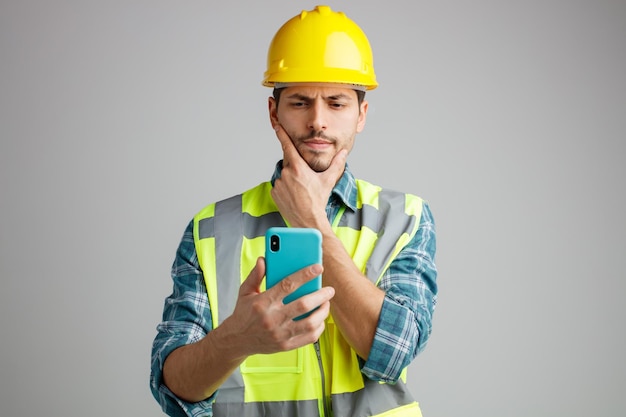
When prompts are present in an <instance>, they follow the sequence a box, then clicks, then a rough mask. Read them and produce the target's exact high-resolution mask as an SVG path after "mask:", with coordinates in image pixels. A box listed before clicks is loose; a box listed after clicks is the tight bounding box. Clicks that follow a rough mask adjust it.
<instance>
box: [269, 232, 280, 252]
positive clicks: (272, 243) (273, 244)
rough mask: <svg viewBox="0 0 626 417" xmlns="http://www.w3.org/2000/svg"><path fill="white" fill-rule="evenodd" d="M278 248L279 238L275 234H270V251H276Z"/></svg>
mask: <svg viewBox="0 0 626 417" xmlns="http://www.w3.org/2000/svg"><path fill="white" fill-rule="evenodd" d="M279 249H280V239H279V238H278V236H277V235H272V236H270V250H271V251H272V252H278V250H279Z"/></svg>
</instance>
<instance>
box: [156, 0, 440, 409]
mask: <svg viewBox="0 0 626 417" xmlns="http://www.w3.org/2000/svg"><path fill="white" fill-rule="evenodd" d="M264 85H266V86H270V87H273V88H274V94H273V97H270V98H269V101H268V107H269V118H270V122H271V124H272V126H273V128H274V129H275V131H276V136H277V138H278V140H279V142H280V144H281V146H282V149H283V159H282V161H280V162H279V163H278V164H277V166H276V170H275V173H274V176H273V177H272V179H271V181H270V182H266V183H262V184H260V185H258V186H257V187H255V188H253V189H251V190H248V191H246V192H244V193H242V194H240V195H236V196H234V197H231V198H229V199H226V200H223V201H220V202H217V203H214V204H211V205H209V206H207V207H205V208H204V209H203V210H202V211H200V212H199V213H198V214H197V215H196V216H195V217H194V219H193V221H191V223H190V224H189V226H188V228H187V230H186V231H185V234H184V236H183V239H182V241H181V243H180V246H179V249H178V251H177V254H176V259H175V262H174V265H173V268H172V278H173V282H174V290H173V293H172V295H171V296H169V297H168V298H167V300H166V302H165V308H164V313H163V322H162V323H161V324H160V325H159V326H158V329H157V330H158V334H157V336H156V338H155V341H154V345H153V354H152V375H151V388H152V392H153V394H154V396H155V398H156V399H157V400H158V401H159V402H160V404H161V406H162V407H163V410H164V411H165V412H166V413H167V414H169V415H172V416H178V415H180V416H183V415H189V416H211V415H214V416H226V415H230V416H278V415H284V416H333V415H335V416H386V415H394V416H419V415H421V413H420V409H419V406H418V404H417V402H416V401H415V400H414V399H413V397H412V396H411V394H410V393H409V392H408V390H407V387H406V385H405V371H406V367H407V366H408V365H409V363H410V362H411V361H412V360H413V359H414V358H415V356H416V355H417V353H419V352H420V351H421V350H422V349H423V348H424V346H425V344H426V341H427V339H428V337H429V335H430V332H431V320H432V313H433V310H434V306H435V302H436V293H437V285H436V275H437V273H436V268H435V265H434V255H435V230H434V222H433V219H432V216H431V213H430V209H429V207H428V205H427V204H426V203H425V202H424V201H422V200H421V199H420V198H419V197H417V196H414V195H410V194H404V193H399V192H395V191H391V190H386V189H381V188H380V187H377V186H374V185H372V184H370V183H368V182H366V181H363V180H357V179H355V178H354V176H353V175H352V173H351V172H350V171H349V170H348V168H347V165H346V157H347V155H348V153H349V152H350V150H351V149H352V147H353V145H354V140H355V137H356V135H357V133H359V132H361V131H362V129H363V127H364V125H365V121H366V118H367V108H368V103H367V101H365V99H364V95H365V91H366V90H371V89H373V88H375V87H376V86H377V83H376V78H375V75H374V68H373V62H372V54H371V49H370V45H369V42H368V41H367V38H366V37H365V35H364V34H363V32H362V31H361V29H360V28H359V27H358V26H357V25H356V24H355V23H354V22H353V21H351V20H350V19H348V18H347V17H346V16H345V15H344V14H343V13H337V12H334V11H332V10H331V9H330V8H329V7H326V6H318V7H316V8H315V9H314V10H311V11H303V12H302V13H301V14H300V15H298V16H295V17H294V18H292V19H290V20H289V21H288V22H286V23H285V25H283V26H282V27H281V28H280V29H279V31H278V32H277V33H276V35H275V37H274V39H273V40H272V43H271V45H270V50H269V54H268V69H267V71H266V73H265V79H264ZM271 226H289V227H310V228H316V229H318V230H319V231H320V232H321V234H322V238H323V240H322V241H323V244H322V248H323V262H322V265H312V266H310V267H307V268H304V269H302V270H300V271H298V272H296V273H294V274H293V275H291V276H289V277H288V278H286V279H285V280H283V281H281V283H280V285H277V286H275V287H272V288H271V289H268V290H267V291H263V288H264V285H263V282H262V281H263V278H264V276H265V262H264V259H263V254H264V249H265V248H264V239H263V236H264V234H265V231H266V230H267V229H268V228H269V227H271ZM320 273H323V278H322V280H323V288H322V289H320V290H318V291H316V292H314V293H312V294H310V295H307V296H304V297H302V298H300V299H298V300H296V301H293V302H291V303H289V304H284V303H283V299H284V298H285V297H286V296H287V295H288V294H290V293H291V292H293V291H294V290H295V289H296V288H298V287H299V286H301V285H302V284H303V283H305V282H307V281H308V280H310V279H312V278H313V277H315V276H317V275H319V274H320ZM318 306H319V308H317V309H316V310H315V311H314V312H313V313H312V314H310V315H309V316H308V317H306V318H304V319H301V320H293V319H294V318H296V317H299V316H301V315H302V314H304V313H307V312H309V311H311V310H312V309H314V308H315V307H318Z"/></svg>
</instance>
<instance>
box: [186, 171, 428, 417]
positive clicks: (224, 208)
mask: <svg viewBox="0 0 626 417" xmlns="http://www.w3.org/2000/svg"><path fill="white" fill-rule="evenodd" d="M356 185H357V190H358V193H357V209H356V211H352V210H351V209H349V208H348V209H346V208H345V207H343V208H342V209H340V211H339V213H338V214H337V216H336V217H335V219H334V220H333V221H332V227H333V230H334V232H335V234H336V235H337V236H338V237H339V239H340V240H341V241H342V243H343V245H344V247H345V248H346V251H347V252H348V253H349V254H350V255H351V257H352V259H353V260H354V262H355V264H356V265H357V266H358V267H359V268H360V270H361V271H362V272H363V273H364V274H365V275H366V276H367V277H368V278H369V279H370V280H371V281H372V282H373V283H374V284H376V283H378V281H379V280H380V278H381V276H382V274H383V272H384V271H385V270H386V269H387V268H388V266H389V264H390V263H391V262H392V261H393V259H394V258H395V257H396V256H397V255H398V253H399V252H400V250H402V248H403V247H404V246H405V245H406V244H407V243H408V242H409V241H410V240H411V239H412V238H413V236H414V235H415V233H416V232H417V228H418V226H419V220H420V217H421V211H422V200H421V199H420V198H419V197H417V196H414V195H409V194H403V193H398V192H394V191H387V190H383V189H381V188H380V187H377V186H374V185H372V184H370V183H367V182H365V181H362V180H357V182H356ZM271 188H272V185H271V183H269V182H265V183H261V184H259V185H258V186H256V187H255V188H252V189H251V190H248V191H246V192H244V193H243V194H240V195H237V196H234V197H231V198H229V199H226V200H223V201H220V202H217V203H215V204H211V205H209V206H207V207H205V208H204V209H203V210H202V211H200V212H199V213H198V214H197V215H196V216H195V217H194V241H195V247H196V252H197V254H198V261H199V263H200V267H201V268H202V271H203V274H204V280H205V284H206V288H207V294H208V297H209V304H210V306H211V315H212V321H213V327H214V328H215V327H217V326H219V325H220V324H221V323H222V322H223V321H224V319H226V318H227V317H229V316H230V315H231V314H232V312H233V311H234V308H235V303H236V301H237V296H238V291H239V286H240V285H241V283H242V282H243V281H244V280H245V279H246V277H247V276H248V274H249V273H250V271H251V270H252V268H253V267H254V265H255V263H256V260H257V258H258V257H260V256H264V252H265V240H264V236H265V231H266V230H267V229H268V228H270V227H272V226H285V225H286V222H285V220H284V219H283V218H282V216H281V215H280V213H279V211H278V208H277V207H276V204H275V203H274V200H273V199H272V197H271V194H270V190H271ZM405 382H406V369H405V370H404V371H403V372H402V377H401V378H400V380H399V381H398V382H397V383H395V384H387V383H381V382H376V381H372V380H370V379H368V378H367V377H365V376H364V375H363V374H362V373H361V371H360V366H359V359H358V357H357V355H356V353H355V352H354V350H353V349H352V348H351V347H350V345H348V343H347V342H346V340H345V339H344V338H343V336H342V335H341V333H340V332H339V329H338V328H337V327H336V326H335V323H334V320H333V318H332V316H329V317H328V318H327V320H326V327H325V330H324V332H323V334H322V335H321V336H320V339H319V341H318V342H316V343H314V344H310V345H307V346H303V347H301V348H298V349H294V350H291V351H287V352H280V353H275V354H257V355H252V356H250V357H248V358H247V359H246V360H245V361H244V362H243V363H242V364H241V366H240V367H239V368H238V369H237V370H235V372H233V374H232V375H231V376H230V377H229V378H228V379H227V380H226V381H225V382H224V384H222V385H221V386H220V388H219V390H218V393H217V396H216V400H215V403H214V404H213V415H214V416H216V417H220V416H255V417H257V416H281V415H282V416H304V417H309V416H310V417H313V416H324V417H331V416H335V417H338V416H397V417H400V416H412V417H414V416H418V417H421V412H420V408H419V405H418V403H417V402H415V400H414V399H413V398H412V396H411V394H410V393H409V392H408V390H407V387H406V384H405Z"/></svg>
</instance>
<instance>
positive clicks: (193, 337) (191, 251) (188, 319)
mask: <svg viewBox="0 0 626 417" xmlns="http://www.w3.org/2000/svg"><path fill="white" fill-rule="evenodd" d="M171 275H172V281H173V290H172V294H171V295H169V296H168V297H167V298H166V299H165V306H164V309H163V320H162V321H161V323H159V324H158V325H157V329H156V330H157V335H156V337H155V339H154V342H153V344H152V366H151V372H150V389H151V390H152V395H153V396H154V398H155V399H156V400H157V401H158V402H159V404H160V405H161V408H162V409H163V411H164V412H165V413H166V414H167V415H169V416H194V417H199V416H211V415H212V411H211V410H212V403H213V397H210V398H208V399H206V400H204V401H200V402H197V403H188V402H185V401H183V400H181V399H180V398H178V397H176V395H174V394H173V393H172V392H171V391H170V390H169V389H168V388H167V387H166V386H165V384H164V383H163V364H164V363H165V359H166V358H167V356H168V355H169V354H170V353H172V351H174V350H175V349H177V348H179V347H181V346H184V345H187V344H190V343H194V342H197V341H199V340H200V339H202V338H203V337H204V336H205V335H206V334H207V333H208V332H209V331H210V329H212V322H211V309H210V307H209V300H208V296H207V292H206V286H205V284H204V278H203V275H202V271H201V269H200V266H199V263H198V257H197V254H196V249H195V244H194V240H193V222H190V223H189V225H188V226H187V228H186V229H185V232H184V234H183V237H182V239H181V242H180V245H179V246H178V250H177V252H176V257H175V259H174V263H173V265H172V272H171Z"/></svg>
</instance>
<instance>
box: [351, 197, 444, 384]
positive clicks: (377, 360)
mask: <svg viewBox="0 0 626 417" xmlns="http://www.w3.org/2000/svg"><path fill="white" fill-rule="evenodd" d="M435 249H436V239H435V223H434V220H433V217H432V213H431V211H430V208H429V206H428V204H427V203H426V202H424V203H423V207H422V215H421V219H420V224H419V227H418V230H417V233H416V234H415V236H414V237H413V239H412V240H411V241H410V242H409V243H408V244H407V246H405V247H404V248H403V249H402V251H400V253H399V254H398V256H397V257H396V258H395V259H394V260H393V261H392V262H391V264H390V266H389V268H388V269H387V271H385V273H384V274H383V276H382V278H381V280H380V283H379V285H378V286H379V287H380V288H381V289H383V290H384V291H385V299H384V301H383V306H382V309H381V312H380V317H379V321H378V327H377V328H376V333H375V335H374V341H373V343H372V347H371V349H370V354H369V357H368V359H367V361H365V364H364V365H363V367H362V369H361V371H362V372H363V374H364V375H365V376H367V377H368V378H370V379H372V380H375V381H383V382H392V383H393V382H396V381H397V380H398V379H399V378H400V375H401V373H402V371H403V370H404V368H406V367H407V366H408V365H409V364H410V363H411V361H412V360H413V359H414V358H415V356H417V354H418V353H419V352H421V351H422V350H423V349H424V348H425V347H426V342H427V341H428V338H429V336H430V334H431V330H432V316H433V311H434V309H435V305H436V303H437V282H436V278H437V269H436V266H435Z"/></svg>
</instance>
